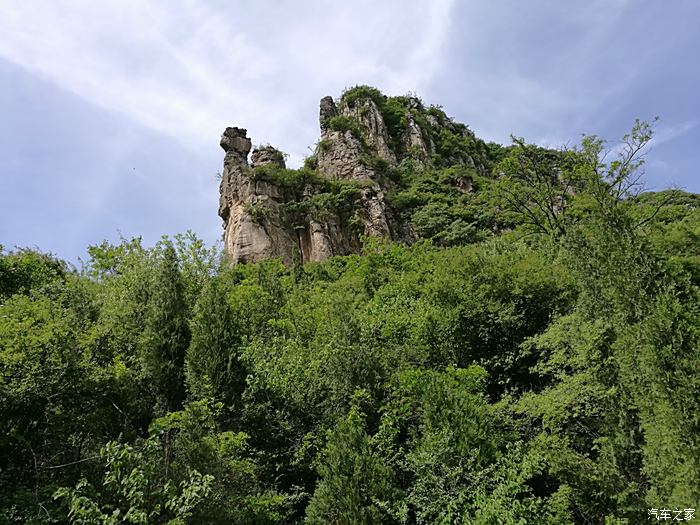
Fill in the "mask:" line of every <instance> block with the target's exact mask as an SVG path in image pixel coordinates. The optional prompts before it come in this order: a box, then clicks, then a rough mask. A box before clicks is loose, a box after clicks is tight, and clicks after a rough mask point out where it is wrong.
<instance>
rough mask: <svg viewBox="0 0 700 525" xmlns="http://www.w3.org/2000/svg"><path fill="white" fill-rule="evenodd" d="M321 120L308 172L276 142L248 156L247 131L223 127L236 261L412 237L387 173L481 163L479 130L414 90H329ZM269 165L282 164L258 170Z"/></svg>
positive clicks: (230, 249) (309, 257) (317, 254)
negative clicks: (391, 195)
mask: <svg viewBox="0 0 700 525" xmlns="http://www.w3.org/2000/svg"><path fill="white" fill-rule="evenodd" d="M319 127H320V140H319V141H318V143H317V147H316V150H315V153H314V155H313V157H314V158H313V159H312V160H313V162H310V163H309V164H308V166H309V167H308V168H305V169H304V170H287V169H286V166H285V156H284V154H283V153H282V152H281V151H279V150H278V149H276V148H274V147H272V146H269V145H267V146H259V147H256V148H254V149H253V153H252V155H251V163H250V164H249V163H248V154H249V153H250V150H251V140H250V139H249V138H248V137H247V134H246V130H245V129H242V128H236V127H230V128H226V130H225V131H224V134H223V136H222V137H221V147H222V148H223V149H224V151H226V157H225V160H224V172H223V176H222V181H221V187H220V191H221V199H220V206H219V215H220V216H221V218H222V219H223V220H224V228H225V234H224V245H225V251H226V253H227V254H228V255H229V256H230V257H231V259H232V260H233V261H234V262H248V261H258V260H261V259H264V258H268V257H280V258H281V259H282V260H284V261H285V262H286V263H290V262H291V261H292V260H293V259H294V254H295V253H298V254H299V256H300V258H301V260H303V261H314V260H322V259H325V258H327V257H330V256H332V255H337V254H346V253H352V252H356V251H357V250H359V247H360V245H361V242H360V237H361V236H362V235H366V236H376V237H388V238H392V239H398V240H401V241H404V242H413V241H414V240H415V239H416V238H417V235H416V234H415V232H414V231H413V229H412V226H411V225H410V224H407V223H405V222H402V220H401V218H400V214H399V215H397V213H400V212H397V211H396V210H392V209H391V207H390V206H389V204H388V203H387V201H386V199H385V193H386V192H387V191H392V189H393V188H395V182H392V180H391V178H390V177H388V176H387V175H388V174H390V173H391V172H392V170H396V169H397V168H398V167H399V164H400V163H401V162H402V161H403V160H404V159H406V158H409V159H410V160H411V162H412V165H413V166H414V168H415V169H416V170H423V169H428V168H430V167H431V166H433V162H435V158H437V159H438V162H441V163H442V164H439V165H441V166H453V165H461V166H464V167H465V168H466V169H471V170H474V169H477V170H478V168H479V166H475V163H474V161H473V159H472V157H471V156H470V152H471V151H476V150H475V149H474V148H475V146H474V145H475V144H476V141H477V139H476V138H475V137H474V136H473V133H471V131H470V130H469V129H468V128H467V127H466V126H464V125H461V124H456V123H454V122H453V121H452V120H451V119H450V118H449V117H447V116H446V115H445V114H444V112H442V110H441V109H440V108H439V107H437V108H435V107H430V108H428V109H426V108H425V106H424V105H423V103H422V102H421V101H420V99H418V98H417V97H414V96H411V95H408V96H404V97H386V96H384V95H382V94H381V93H380V92H379V91H378V90H376V89H374V88H370V87H367V86H358V87H355V88H352V89H349V90H346V91H345V93H344V94H343V96H342V97H341V98H340V99H339V100H338V101H337V102H336V101H335V100H334V99H333V97H330V96H326V97H323V98H322V99H321V100H320V103H319ZM438 152H439V155H436V154H437V153H438ZM266 166H271V167H273V168H274V169H259V168H263V167H266ZM310 170H313V173H310ZM452 178H453V179H454V181H453V185H454V190H455V191H457V192H459V193H461V194H468V193H469V192H471V191H472V184H471V178H470V176H469V175H466V176H462V175H459V176H456V175H455V176H453V177H452ZM322 179H329V180H332V181H335V182H334V183H333V184H331V185H328V184H327V183H322V182H319V181H320V180H322Z"/></svg>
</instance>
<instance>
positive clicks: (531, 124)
mask: <svg viewBox="0 0 700 525" xmlns="http://www.w3.org/2000/svg"><path fill="white" fill-rule="evenodd" d="M698 21H700V2H698V1H696V0H673V1H669V2H648V1H645V0H638V1H634V0H607V1H590V2H555V1H553V0H550V1H545V0H541V1H528V2H523V1H522V0H501V1H487V0H483V1H479V2H476V1H462V2H458V1H451V0H432V1H423V2H420V1H410V0H400V1H398V0H397V1H384V2H376V1H365V0H356V1H353V2H342V3H341V2H330V1H327V2H321V1H306V2H282V1H281V0H278V1H260V2H251V1H247V2H240V1H236V0H222V1H217V0H212V1H207V2H204V1H197V0H170V1H166V0H161V1H151V0H101V1H99V2H94V1H83V0H80V1H78V0H76V1H68V0H54V1H51V2H47V1H45V0H44V1H39V0H22V1H21V2H9V1H8V2H3V3H2V4H0V116H1V118H0V244H3V245H4V246H5V248H6V249H8V248H13V247H15V246H29V247H38V248H40V249H42V250H44V251H49V252H52V253H54V254H56V255H58V256H60V257H63V258H66V259H68V260H71V261H73V262H77V260H78V257H83V258H84V257H85V253H86V251H85V250H86V247H87V246H88V245H89V244H97V243H99V242H101V241H102V240H103V239H108V240H111V241H115V240H117V239H118V238H119V234H120V233H121V235H123V236H125V237H131V236H137V235H141V236H143V238H144V241H145V242H146V243H147V244H151V243H153V242H154V241H155V240H157V239H158V238H159V237H160V236H161V235H163V234H174V233H178V232H182V231H185V230H187V229H192V230H194V231H195V232H196V233H197V234H198V235H199V236H200V237H202V238H204V239H205V240H206V241H207V242H209V243H212V242H215V241H216V240H217V239H219V238H220V236H221V233H222V229H221V221H220V220H219V218H218V217H217V214H216V211H217V202H218V182H217V180H216V173H217V172H218V171H220V169H221V165H222V161H223V151H222V150H221V149H220V148H219V146H218V140H219V136H220V134H221V132H222V130H223V129H224V128H225V127H226V126H229V125H236V126H241V127H245V128H247V129H248V134H249V136H251V137H252V139H253V142H254V143H256V144H263V143H271V144H273V145H275V146H277V147H279V148H280V149H282V150H283V151H285V152H287V153H288V154H289V155H290V164H291V165H298V164H299V163H300V161H301V159H303V157H304V156H306V155H308V154H309V153H310V149H309V147H310V146H313V144H314V143H315V142H316V140H317V139H318V121H317V115H318V101H319V99H320V98H321V97H323V96H324V95H329V94H330V95H334V96H336V95H338V94H339V93H340V92H341V91H342V90H343V89H344V88H345V87H348V86H352V85H355V84H370V85H374V86H377V87H379V88H380V89H381V90H382V91H384V92H385V93H387V94H391V95H399V94H405V93H407V92H409V91H410V92H414V93H417V94H418V95H419V96H421V97H422V98H423V100H424V101H425V102H426V103H432V104H440V105H442V106H443V108H444V109H445V111H446V112H447V113H448V114H449V115H451V116H453V117H454V118H455V119H456V120H458V121H461V122H464V123H466V124H468V125H469V126H470V127H471V128H472V129H473V130H474V131H475V132H476V133H477V135H479V136H481V137H482V138H484V139H487V140H494V141H498V142H508V141H509V136H510V134H511V133H513V134H515V135H518V136H523V137H525V138H526V139H527V140H529V141H531V142H536V143H539V144H542V145H548V146H561V145H564V144H569V145H573V144H575V143H577V141H578V140H579V139H580V137H581V134H582V133H588V134H591V133H594V134H598V135H601V136H604V137H606V138H609V139H611V140H614V139H616V138H619V137H620V136H621V135H622V134H623V133H625V132H626V131H628V130H629V128H630V127H631V125H632V123H633V121H634V119H635V118H637V117H639V118H643V119H650V118H652V117H653V116H655V115H658V116H660V117H661V120H660V121H659V123H658V126H657V138H656V139H655V141H654V144H653V147H652V148H651V151H650V153H649V156H648V162H647V166H646V181H647V185H648V186H649V187H650V188H651V189H659V188H663V187H666V186H670V185H674V186H680V187H683V188H685V189H687V190H689V191H695V192H700V179H699V178H698V177H696V172H697V166H698V165H700V148H699V146H700V97H699V94H700V68H699V67H698V66H697V64H698V60H699V59H698V55H700V31H698Z"/></svg>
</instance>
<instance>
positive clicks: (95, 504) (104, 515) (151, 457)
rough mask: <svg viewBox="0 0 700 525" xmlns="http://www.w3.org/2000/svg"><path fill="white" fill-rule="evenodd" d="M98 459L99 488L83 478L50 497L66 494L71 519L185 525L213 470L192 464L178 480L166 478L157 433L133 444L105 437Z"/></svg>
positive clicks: (92, 524) (106, 524)
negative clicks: (138, 444) (100, 466)
mask: <svg viewBox="0 0 700 525" xmlns="http://www.w3.org/2000/svg"><path fill="white" fill-rule="evenodd" d="M100 459H101V460H102V461H103V462H104V464H105V473H104V480H103V481H102V483H101V488H100V490H99V491H98V490H97V489H95V488H94V487H93V486H92V485H91V484H90V483H89V482H88V481H87V480H86V479H81V480H80V481H79V482H78V484H77V485H76V486H75V488H74V489H67V488H62V489H59V490H58V491H56V494H55V496H54V497H55V498H65V499H66V500H68V507H69V509H70V510H69V512H68V518H69V519H70V523H75V524H85V525H117V524H122V523H123V524H127V523H134V524H136V523H139V524H144V525H145V524H148V523H165V524H167V525H184V524H185V523H188V522H190V520H189V518H190V517H191V516H192V513H193V511H194V510H195V508H196V507H197V506H198V505H199V504H200V503H201V502H202V500H204V499H205V498H206V497H207V496H208V495H209V493H210V492H211V483H212V481H213V478H212V476H209V475H204V476H203V475H202V474H200V473H199V472H198V471H196V470H192V471H191V472H190V473H189V475H188V477H187V478H186V479H184V480H182V481H180V482H179V483H176V482H174V481H173V480H170V479H168V478H167V471H166V470H165V469H164V467H163V464H162V463H163V459H164V456H163V449H162V444H161V443H160V441H159V440H158V439H148V440H146V441H145V442H144V443H143V445H142V446H141V447H139V448H138V449H137V448H134V447H132V446H131V445H126V444H120V443H116V442H110V443H107V444H106V445H105V446H104V447H103V448H102V450H101V451H100Z"/></svg>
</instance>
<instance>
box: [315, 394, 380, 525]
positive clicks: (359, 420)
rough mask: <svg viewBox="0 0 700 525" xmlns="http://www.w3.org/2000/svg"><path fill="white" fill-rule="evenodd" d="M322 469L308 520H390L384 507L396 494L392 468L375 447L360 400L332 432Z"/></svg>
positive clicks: (327, 521) (365, 521)
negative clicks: (383, 460) (368, 434)
mask: <svg viewBox="0 0 700 525" xmlns="http://www.w3.org/2000/svg"><path fill="white" fill-rule="evenodd" d="M360 395H361V392H360ZM318 472H319V475H320V481H319V482H318V484H317V486H316V490H315V492H314V495H313V497H312V498H311V501H310V502H309V506H308V508H307V511H306V523H310V524H315V523H317V524H323V523H353V524H355V523H356V524H363V525H372V524H377V523H385V522H388V520H387V515H386V511H385V510H384V508H385V507H386V506H387V505H388V504H389V502H390V501H391V498H392V495H393V494H392V492H393V491H392V484H391V480H390V476H391V471H390V470H389V469H388V468H387V467H386V465H384V464H383V462H382V460H381V459H380V458H379V457H378V456H377V455H376V453H374V451H373V450H372V447H371V443H370V439H369V437H368V436H367V433H366V431H365V415H364V414H363V413H362V411H361V409H360V408H359V407H358V405H357V404H354V405H353V406H352V407H351V408H350V411H349V413H348V415H347V416H346V417H345V418H344V419H342V420H341V421H340V422H339V423H338V425H337V427H336V428H335V429H334V430H333V431H331V432H330V433H329V436H328V442H327V444H326V447H325V448H324V450H323V452H322V454H321V459H320V464H319V467H318Z"/></svg>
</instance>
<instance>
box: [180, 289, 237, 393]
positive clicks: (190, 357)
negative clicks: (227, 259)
mask: <svg viewBox="0 0 700 525" xmlns="http://www.w3.org/2000/svg"><path fill="white" fill-rule="evenodd" d="M237 344H238V335H237V330H236V327H235V323H234V319H233V313H232V311H231V308H230V306H229V304H228V302H227V300H226V292H225V289H224V287H223V286H222V284H221V282H220V280H219V279H217V278H214V279H212V280H211V281H209V283H207V285H206V286H205V287H204V289H203V290H202V294H201V296H200V298H199V300H198V301H197V304H196V306H195V311H194V318H193V320H192V342H191V343H190V346H189V348H188V350H187V356H186V362H187V364H186V375H187V386H188V389H189V391H190V394H192V395H193V396H194V397H195V398H197V397H203V396H205V395H207V394H208V393H211V394H213V395H214V396H216V397H217V398H219V399H225V400H227V401H232V400H233V399H235V397H237V396H238V395H239V394H240V392H241V390H242V385H243V379H244V377H245V371H244V369H243V367H242V365H241V363H240V362H239V360H238V356H237V355H236V346H237Z"/></svg>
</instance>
